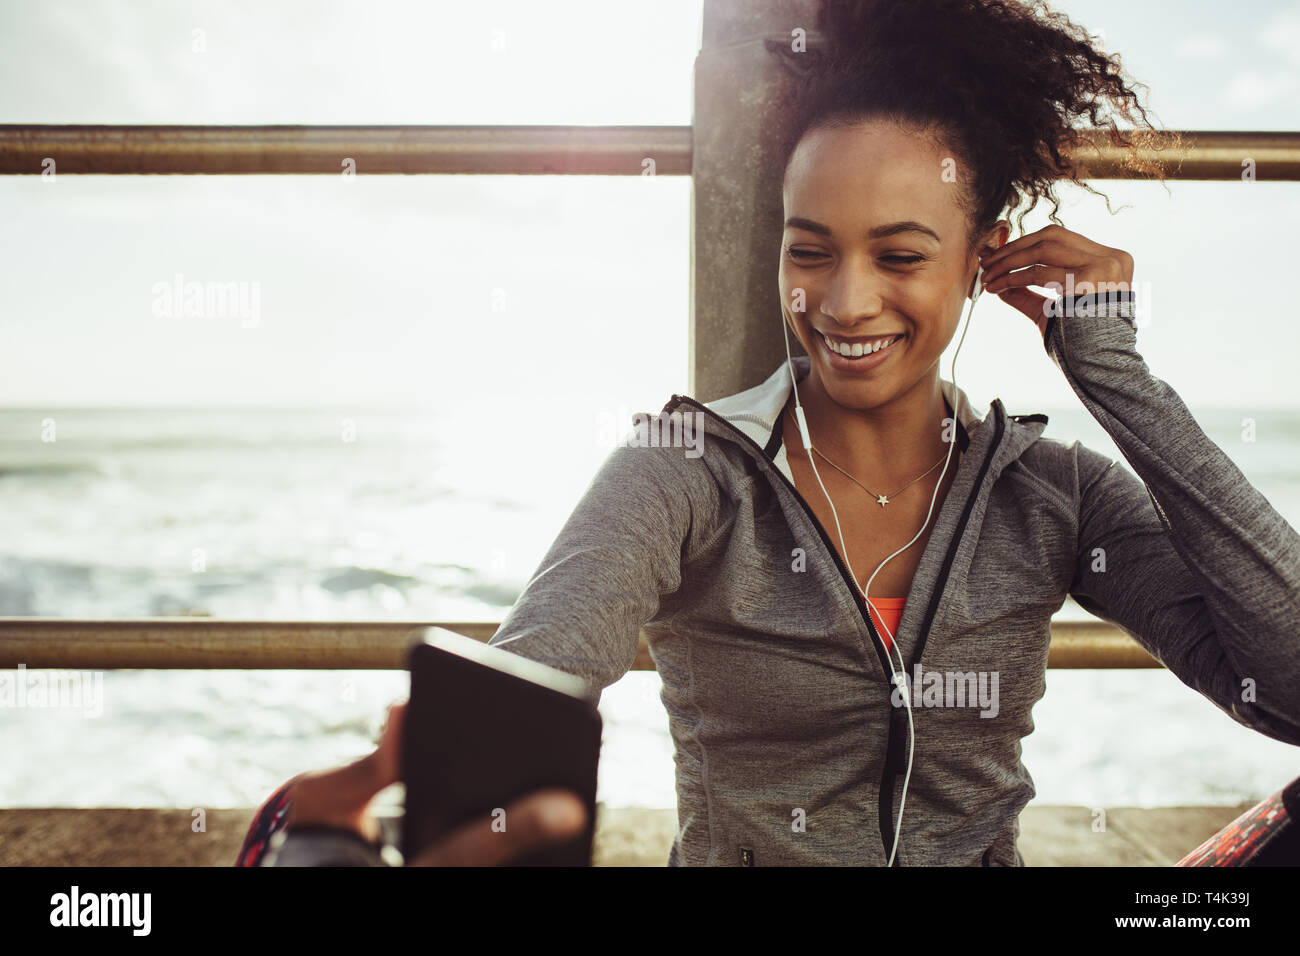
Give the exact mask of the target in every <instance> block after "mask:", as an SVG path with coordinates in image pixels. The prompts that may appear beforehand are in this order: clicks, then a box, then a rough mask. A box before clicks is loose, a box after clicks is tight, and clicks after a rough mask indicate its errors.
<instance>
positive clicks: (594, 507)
mask: <svg viewBox="0 0 1300 956" xmlns="http://www.w3.org/2000/svg"><path fill="white" fill-rule="evenodd" d="M703 462H704V458H703V457H700V458H694V459H691V458H686V457H685V456H684V454H683V450H682V449H681V448H672V447H631V446H627V445H620V446H619V447H616V448H615V449H614V450H613V451H612V452H611V453H610V454H609V456H608V457H607V458H606V459H605V461H604V463H603V464H602V465H601V467H600V469H599V471H598V472H597V473H596V476H595V478H594V479H593V480H592V482H591V484H590V485H589V486H588V487H587V490H586V492H585V493H584V494H583V496H582V498H581V500H580V501H579V502H578V504H577V506H576V507H575V508H574V510H573V512H572V514H571V515H570V516H569V518H568V520H567V521H566V522H565V524H564V527H563V528H562V529H561V531H560V533H559V535H558V537H557V538H556V539H555V541H554V543H553V544H552V545H551V547H550V549H549V550H548V551H547V553H546V555H545V556H544V557H543V558H542V561H541V563H540V564H539V565H538V568H537V570H536V572H535V573H534V575H533V577H532V579H531V580H529V582H528V584H527V585H526V586H525V588H524V590H523V593H522V594H520V596H519V599H518V600H517V601H516V602H515V604H514V606H513V607H512V608H511V609H510V611H509V613H508V614H507V615H506V617H505V619H504V620H503V621H502V622H501V627H500V628H499V629H498V630H497V632H496V634H495V635H494V636H493V637H492V639H491V641H489V643H490V644H494V645H500V646H502V647H503V648H504V649H505V650H508V651H511V652H513V653H517V654H522V655H523V656H525V657H528V658H531V659H533V660H537V661H541V662H542V663H545V664H549V665H551V666H552V667H556V668H559V669H560V670H564V671H568V672H570V673H573V674H576V675H578V676H579V677H582V678H583V679H584V680H586V681H587V683H588V685H589V686H590V687H591V688H592V692H593V696H594V698H595V700H598V699H599V697H600V691H601V690H602V689H603V688H605V687H606V686H608V685H609V684H612V683H613V682H614V681H616V680H618V679H619V678H620V677H622V676H623V675H624V674H625V673H627V671H628V670H629V669H630V668H631V666H632V662H633V660H634V659H635V657H636V651H637V643H638V637H639V635H640V630H641V626H642V625H643V624H645V623H646V622H647V621H649V620H650V619H651V618H653V617H654V616H655V614H656V613H657V612H658V610H659V607H660V600H661V597H662V596H663V595H666V594H671V593H673V592H675V591H677V589H678V588H679V587H680V586H681V580H682V579H681V568H682V565H683V563H684V562H685V561H686V560H687V555H688V554H689V553H693V551H694V547H695V545H696V543H697V541H698V540H700V539H702V538H703V537H704V532H705V530H706V529H704V528H701V527H700V525H701V524H702V523H706V522H707V521H708V519H709V518H710V517H711V516H712V515H714V514H715V513H716V510H717V507H716V501H717V490H716V484H715V483H714V481H713V480H712V478H711V477H709V476H708V475H707V473H706V471H705V469H706V466H705V465H704V464H703ZM691 469H699V471H698V472H693V471H691ZM593 702H594V701H593Z"/></svg>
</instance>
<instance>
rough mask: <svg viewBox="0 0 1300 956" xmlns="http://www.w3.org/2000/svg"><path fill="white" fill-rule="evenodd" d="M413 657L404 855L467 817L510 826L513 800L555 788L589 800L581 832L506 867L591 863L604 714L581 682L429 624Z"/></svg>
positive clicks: (409, 856) (405, 744)
mask: <svg viewBox="0 0 1300 956" xmlns="http://www.w3.org/2000/svg"><path fill="white" fill-rule="evenodd" d="M409 665H410V671H411V696H410V703H409V704H408V706H407V711H406V721H405V725H404V728H403V735H402V779H403V782H404V783H405V788H406V800H405V802H406V808H405V812H404V814H403V819H402V826H401V851H402V856H403V857H404V858H405V859H406V860H407V861H410V860H413V859H415V858H416V857H417V856H419V855H420V853H421V852H422V851H423V850H425V849H426V848H427V847H429V846H430V845H431V844H433V843H434V842H435V841H437V840H438V839H439V837H442V836H444V835H445V834H447V833H448V832H449V831H451V830H454V829H455V828H457V827H458V826H460V825H461V824H463V823H467V822H469V821H471V820H476V819H482V820H487V819H489V818H491V819H493V820H494V825H504V826H505V827H507V828H508V827H509V825H510V821H509V820H508V819H505V816H506V815H505V812H504V811H505V808H506V807H508V806H509V805H510V803H512V802H513V801H514V800H516V799H518V798H519V797H523V796H525V795H527V794H529V793H531V792H533V791H534V790H539V789H542V788H550V787H560V788H563V789H565V790H570V791H572V792H573V793H575V794H577V795H578V797H579V798H580V799H581V800H582V801H583V802H584V803H585V804H586V807H587V827H586V829H585V831H584V832H583V833H582V834H581V835H579V836H577V837H575V838H573V839H572V840H569V841H567V842H565V843H562V844H556V845H554V846H551V847H547V848H543V849H541V850H538V851H535V852H533V853H530V854H528V855H527V856H523V857H519V858H517V859H515V860H512V861H511V865H513V866H590V865H591V850H592V838H593V835H594V832H595V819H596V769H597V765H598V763H599V760H600V738H601V718H600V712H599V711H598V710H597V709H596V707H595V705H594V704H592V703H591V701H590V699H589V696H588V693H589V691H588V686H587V684H586V682H585V681H583V680H582V679H581V678H579V677H576V676H574V675H573V674H568V673H565V672H564V671H560V670H556V669H555V668H553V667H549V666H547V665H545V664H541V663H539V662H537V661H532V660H529V659H528V658H525V657H521V656H519V655H518V654H512V653H510V652H509V651H506V650H502V649H501V648H499V647H491V646H489V645H487V644H484V643H483V642H481V641H476V640H474V639H473V638H469V637H465V636H464V635H462V634H457V633H455V632H454V631H449V630H447V629H446V628H441V627H431V628H426V629H425V632H424V639H423V641H421V642H420V643H418V644H416V645H415V646H414V647H413V648H412V649H411V653H410V658H409Z"/></svg>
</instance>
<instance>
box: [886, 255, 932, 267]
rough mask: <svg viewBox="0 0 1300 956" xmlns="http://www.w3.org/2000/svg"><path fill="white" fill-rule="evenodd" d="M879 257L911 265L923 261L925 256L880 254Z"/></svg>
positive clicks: (887, 260)
mask: <svg viewBox="0 0 1300 956" xmlns="http://www.w3.org/2000/svg"><path fill="white" fill-rule="evenodd" d="M881 258H882V259H884V260H885V261H886V262H898V263H904V264H906V265H912V264H913V263H917V262H923V261H924V260H925V256H881Z"/></svg>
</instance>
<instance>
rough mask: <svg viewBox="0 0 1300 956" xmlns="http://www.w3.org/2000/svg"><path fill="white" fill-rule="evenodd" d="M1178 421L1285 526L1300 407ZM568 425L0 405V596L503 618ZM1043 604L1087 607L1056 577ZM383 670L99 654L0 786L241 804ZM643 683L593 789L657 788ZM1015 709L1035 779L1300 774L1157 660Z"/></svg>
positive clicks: (1136, 797) (10, 609) (240, 613)
mask: <svg viewBox="0 0 1300 956" xmlns="http://www.w3.org/2000/svg"><path fill="white" fill-rule="evenodd" d="M652 410H653V409H652ZM1049 415H1050V417H1051V424H1049V426H1048V429H1047V432H1046V434H1047V435H1048V436H1049V437H1056V438H1060V439H1062V440H1065V441H1069V440H1071V439H1074V438H1077V439H1079V440H1080V441H1082V442H1084V443H1085V444H1087V445H1089V446H1090V447H1093V448H1096V449H1097V450H1098V451H1103V452H1105V453H1107V454H1110V455H1112V456H1116V457H1118V452H1117V451H1116V450H1115V448H1114V446H1113V445H1112V444H1111V443H1110V442H1109V439H1108V438H1107V437H1106V435H1105V433H1104V432H1103V431H1102V430H1101V429H1100V427H1099V426H1097V424H1096V423H1095V422H1094V421H1093V420H1092V419H1091V417H1090V416H1089V415H1088V413H1087V412H1086V411H1085V410H1084V409H1082V408H1078V409H1066V410H1059V411H1049ZM1246 419H1250V422H1249V423H1246V422H1245V420H1246ZM1198 420H1199V421H1200V422H1201V425H1202V427H1203V428H1204V429H1205V430H1206V432H1207V434H1209V435H1210V437H1211V438H1212V439H1214V440H1215V442H1216V443H1218V444H1219V446H1220V447H1221V448H1223V449H1224V450H1225V451H1226V452H1227V453H1228V454H1229V455H1230V456H1231V457H1232V458H1233V460H1234V461H1235V462H1236V463H1237V464H1238V466H1239V467H1240V468H1241V469H1242V471H1243V472H1244V473H1245V474H1246V476H1247V478H1248V479H1249V480H1250V481H1251V482H1252V483H1253V484H1254V485H1255V487H1256V488H1258V489H1259V490H1260V491H1261V492H1262V493H1263V494H1264V495H1265V496H1266V497H1267V498H1268V499H1269V501H1270V502H1271V503H1272V504H1273V505H1274V507H1276V508H1277V509H1278V510H1279V511H1280V512H1281V513H1282V514H1283V515H1284V516H1285V517H1286V518H1287V520H1288V521H1290V522H1291V524H1292V525H1293V526H1295V525H1297V524H1298V523H1300V413H1297V412H1290V411H1264V412H1261V411H1260V410H1258V409H1252V410H1250V411H1237V410H1231V409H1227V410H1211V411H1205V412H1203V413H1198ZM573 424H574V423H573V422H571V421H570V422H568V423H567V425H566V427H565V428H550V429H547V428H534V427H526V426H525V425H524V424H522V423H520V422H518V421H507V420H505V419H504V418H500V419H494V418H492V413H491V412H490V411H486V412H480V413H478V414H476V415H475V416H473V417H465V416H461V415H457V414H456V413H455V411H454V410H449V409H445V408H444V409H426V410H421V411H418V412H410V411H407V412H393V411H387V412H381V411H371V412H358V411H357V410H350V411H349V410H340V411H328V410H313V411H297V410H284V411H264V410H238V409H236V410H215V409H200V410H194V409H169V410H164V409H153V410H125V409H122V410H100V409H0V616H42V617H70V618H134V617H148V616H160V615H165V616H172V615H207V616H212V617H222V618H245V619H247V618H265V619H308V620H341V619H351V620H357V619H384V620H444V621H447V620H485V621H499V620H500V619H501V617H502V616H503V615H504V614H505V613H506V611H507V610H508V609H509V607H510V606H511V604H513V602H514V600H515V598H516V596H517V595H518V593H519V591H520V589H521V588H522V586H523V584H524V583H525V582H526V581H527V579H528V577H529V575H531V573H532V572H533V570H534V569H535V567H536V565H537V563H538V561H539V560H540V559H541V556H542V554H543V552H544V551H545V550H546V548H547V546H548V545H549V544H550V542H551V540H552V539H553V538H554V535H555V534H556V533H557V532H558V530H559V528H560V526H561V524H562V523H563V521H564V519H565V518H566V517H567V516H568V514H569V512H570V511H571V509H572V507H573V505H574V504H575V503H576V502H577V500H578V497H579V496H580V494H581V492H582V490H583V489H584V488H585V487H586V484H587V482H588V481H589V480H590V478H591V476H592V474H593V473H594V469H595V467H596V466H597V465H598V464H599V462H600V460H601V458H602V457H603V455H604V454H605V453H606V452H607V451H608V441H609V439H608V434H609V430H608V428H607V427H603V426H602V424H601V423H600V422H598V421H597V420H596V416H593V420H592V422H591V423H590V425H591V427H590V428H587V427H586V423H583V422H581V421H579V422H578V423H577V425H578V427H576V428H575V427H572V426H573ZM606 425H607V423H606ZM1252 430H1253V431H1252ZM602 436H603V437H602ZM602 441H604V442H606V445H605V447H602V446H601V442H602ZM1062 614H1063V615H1067V616H1084V617H1086V616H1087V615H1086V614H1085V613H1084V612H1083V611H1082V610H1081V609H1079V608H1078V607H1077V606H1076V605H1074V604H1073V602H1067V605H1066V607H1065V608H1064V609H1063V610H1062ZM406 688H407V680H406V675H405V674H404V673H402V672H376V671H111V672H107V673H105V674H104V675H103V712H102V714H101V715H96V716H88V715H85V714H83V713H81V712H78V711H77V710H74V709H46V708H37V707H12V708H8V709H7V710H6V711H5V712H4V713H3V717H2V719H0V748H2V749H3V753H4V754H5V758H6V759H5V772H4V773H3V774H0V805H2V806H8V807H33V806H63V807H96V806H171V807H207V808H219V807H239V806H252V805H255V804H257V803H259V802H260V801H261V800H263V799H264V798H265V797H266V796H267V795H268V794H269V792H270V791H271V790H272V789H274V788H275V787H276V786H277V785H278V784H279V783H280V782H281V781H282V780H283V779H284V778H286V777H288V776H289V775H291V774H293V773H297V772H299V771H301V770H306V769H312V768H320V767H325V766H329V765H332V764H335V763H338V762H342V761H346V760H350V759H352V758H353V757H356V756H358V755H360V754H361V753H364V752H365V751H366V750H367V749H369V747H370V746H371V740H372V738H373V736H374V734H375V732H376V731H377V730H378V727H379V725H380V722H381V720H382V717H383V714H384V708H385V705H386V704H387V703H388V702H389V701H391V700H394V699H396V698H398V697H401V696H404V695H405V693H406ZM658 694H659V681H658V677H657V675H655V674H654V673H653V672H650V673H641V672H634V673H630V674H628V675H627V676H626V677H625V678H623V679H622V680H620V681H619V682H618V683H616V684H615V685H613V686H611V687H610V688H608V689H607V690H606V692H605V695H604V698H603V700H602V702H601V711H602V714H603V716H604V719H605V743H604V748H603V752H602V761H601V771H600V781H599V793H598V797H599V799H600V800H601V801H602V802H604V803H606V804H607V805H609V806H642V807H671V806H674V804H675V797H674V784H673V750H672V743H671V740H670V738H669V736H668V730H667V719H666V716H665V714H664V711H663V708H662V705H661V703H660V702H659V697H658ZM1034 719H1035V731H1034V733H1033V734H1031V735H1030V736H1029V737H1027V738H1026V739H1025V741H1024V745H1023V759H1024V761H1025V764H1026V766H1027V767H1028V768H1029V770H1030V773H1031V774H1032V775H1033V777H1034V781H1035V785H1036V788H1037V795H1036V796H1035V798H1034V802H1037V803H1068V804H1080V805H1086V806H1091V807H1097V806H1116V805H1132V806H1174V805H1193V804H1231V803H1236V802H1254V801H1257V800H1259V799H1262V798H1263V797H1264V796H1266V795H1268V794H1269V793H1271V792H1273V791H1274V790H1276V789H1278V788H1280V787H1281V786H1282V785H1284V784H1285V783H1287V782H1288V781H1289V780H1291V779H1293V778H1294V777H1295V776H1297V775H1300V752H1298V751H1297V749H1296V748H1294V747H1290V746H1288V745H1285V744H1282V743H1280V742H1278V741H1273V740H1270V739H1269V738H1266V737H1264V736H1262V735H1260V734H1258V733H1255V732H1253V731H1250V730H1248V729H1246V728H1243V727H1240V726H1238V725H1237V724H1235V723H1234V722H1233V721H1232V720H1231V719H1230V718H1228V717H1227V716H1226V715H1225V714H1223V713H1222V712H1220V711H1219V710H1218V709H1217V708H1216V707H1214V706H1213V705H1212V704H1211V703H1210V702H1209V701H1207V700H1205V699H1204V698H1202V697H1200V696H1199V695H1197V694H1196V693H1195V692H1194V691H1192V690H1190V689H1189V688H1187V687H1186V686H1184V685H1183V684H1182V683H1181V682H1179V681H1178V680H1177V679H1176V678H1175V677H1173V676H1172V675H1171V674H1169V673H1167V672H1164V671H1060V670H1052V671H1049V672H1048V692H1047V695H1046V697H1045V698H1044V699H1043V700H1042V701H1041V702H1040V703H1039V704H1038V705H1037V707H1036V708H1035V711H1034Z"/></svg>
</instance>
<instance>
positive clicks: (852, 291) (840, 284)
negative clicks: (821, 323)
mask: <svg viewBox="0 0 1300 956" xmlns="http://www.w3.org/2000/svg"><path fill="white" fill-rule="evenodd" d="M878 283H879V279H878V278H877V277H876V276H874V275H872V274H871V272H870V270H863V269H852V268H841V269H838V270H836V274H835V275H834V276H833V277H832V278H831V279H830V281H829V282H828V283H827V284H826V287H825V291H824V294H823V295H822V298H821V302H820V303H819V304H818V306H817V308H818V310H819V311H821V313H822V314H823V315H827V316H829V317H830V318H831V319H833V320H834V321H835V323H836V324H837V325H839V326H840V327H841V328H846V329H847V328H853V327H854V326H857V325H861V324H862V323H863V322H866V321H867V320H869V319H872V318H874V317H876V316H878V315H879V314H880V313H881V311H882V310H883V309H884V299H882V298H881V296H880V293H879V291H877V285H878Z"/></svg>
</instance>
